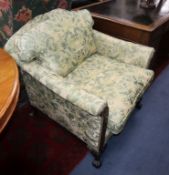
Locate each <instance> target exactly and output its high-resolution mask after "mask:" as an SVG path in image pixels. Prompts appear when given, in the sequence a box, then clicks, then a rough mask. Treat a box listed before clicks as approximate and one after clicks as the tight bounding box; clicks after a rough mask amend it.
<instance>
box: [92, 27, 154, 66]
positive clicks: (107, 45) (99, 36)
mask: <svg viewBox="0 0 169 175" xmlns="http://www.w3.org/2000/svg"><path fill="white" fill-rule="evenodd" d="M94 39H95V43H96V48H97V52H98V53H100V54H101V55H104V56H107V57H111V58H112V59H117V60H119V61H121V62H124V63H127V64H131V65H135V66H139V67H143V68H148V66H149V64H150V61H151V59H152V57H153V54H154V48H152V47H148V46H143V45H140V44H135V43H132V42H128V41H124V40H121V39H117V38H114V37H111V36H109V35H106V34H103V33H101V32H98V31H96V30H94Z"/></svg>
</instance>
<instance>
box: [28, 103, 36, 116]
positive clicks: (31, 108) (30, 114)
mask: <svg viewBox="0 0 169 175" xmlns="http://www.w3.org/2000/svg"><path fill="white" fill-rule="evenodd" d="M29 116H30V117H34V116H35V109H34V107H32V106H30V111H29Z"/></svg>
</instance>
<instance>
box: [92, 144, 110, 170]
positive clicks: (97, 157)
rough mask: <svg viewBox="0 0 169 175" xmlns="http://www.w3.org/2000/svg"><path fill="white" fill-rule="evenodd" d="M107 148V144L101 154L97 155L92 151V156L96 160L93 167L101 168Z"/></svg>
mask: <svg viewBox="0 0 169 175" xmlns="http://www.w3.org/2000/svg"><path fill="white" fill-rule="evenodd" d="M106 148H107V143H106V144H105V145H104V147H103V148H102V150H101V152H100V153H95V152H92V151H91V154H92V155H93V157H94V159H93V161H92V165H93V166H94V167H95V168H100V167H101V166H102V161H101V154H102V153H103V152H104V151H105V149H106Z"/></svg>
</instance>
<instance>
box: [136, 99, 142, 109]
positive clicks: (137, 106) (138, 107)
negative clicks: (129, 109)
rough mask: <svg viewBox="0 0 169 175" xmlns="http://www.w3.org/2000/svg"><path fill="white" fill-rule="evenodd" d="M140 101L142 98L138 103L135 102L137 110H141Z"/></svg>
mask: <svg viewBox="0 0 169 175" xmlns="http://www.w3.org/2000/svg"><path fill="white" fill-rule="evenodd" d="M141 100H142V98H140V100H139V101H138V102H137V104H136V108H137V109H141V108H142V103H141Z"/></svg>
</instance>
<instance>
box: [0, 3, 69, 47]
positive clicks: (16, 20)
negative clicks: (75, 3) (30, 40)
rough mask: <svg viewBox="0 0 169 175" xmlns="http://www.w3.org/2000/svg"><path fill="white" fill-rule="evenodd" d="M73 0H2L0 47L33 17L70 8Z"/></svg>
mask: <svg viewBox="0 0 169 175" xmlns="http://www.w3.org/2000/svg"><path fill="white" fill-rule="evenodd" d="M70 6H71V0H22V1H21V0H15V1H14V0H0V47H3V46H4V44H5V43H6V41H7V40H8V39H9V37H11V35H12V34H13V32H16V31H17V30H18V29H19V28H20V27H21V26H23V25H24V24H25V23H27V22H28V21H29V20H30V19H31V18H33V17H35V16H37V15H39V14H42V13H45V12H48V11H50V10H53V9H55V8H63V9H70Z"/></svg>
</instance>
